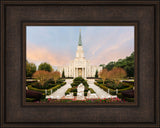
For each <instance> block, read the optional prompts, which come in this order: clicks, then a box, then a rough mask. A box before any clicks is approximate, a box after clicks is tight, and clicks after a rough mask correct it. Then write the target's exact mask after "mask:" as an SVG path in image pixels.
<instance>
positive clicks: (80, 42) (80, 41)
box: [78, 29, 82, 46]
mask: <svg viewBox="0 0 160 128" xmlns="http://www.w3.org/2000/svg"><path fill="white" fill-rule="evenodd" d="M78 46H82V39H81V29H80V30H79V41H78Z"/></svg>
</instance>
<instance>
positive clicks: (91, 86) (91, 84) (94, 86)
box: [88, 80, 117, 99]
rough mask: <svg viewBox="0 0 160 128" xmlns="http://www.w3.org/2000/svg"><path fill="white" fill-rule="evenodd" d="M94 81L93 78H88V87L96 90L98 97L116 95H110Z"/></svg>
mask: <svg viewBox="0 0 160 128" xmlns="http://www.w3.org/2000/svg"><path fill="white" fill-rule="evenodd" d="M94 82H95V81H94V80H88V84H89V88H92V89H93V90H94V91H95V92H96V95H97V96H98V98H100V99H104V98H111V97H113V98H115V97H117V96H116V95H115V96H112V95H110V94H109V93H107V92H106V91H104V90H103V89H101V88H100V87H98V86H97V85H95V84H94Z"/></svg>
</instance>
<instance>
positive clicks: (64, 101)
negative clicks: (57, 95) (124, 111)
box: [36, 98, 126, 103]
mask: <svg viewBox="0 0 160 128" xmlns="http://www.w3.org/2000/svg"><path fill="white" fill-rule="evenodd" d="M125 102H126V101H125V100H121V99H119V98H109V99H86V100H75V99H73V100H71V99H59V100H56V99H45V100H41V101H39V102H36V103H125Z"/></svg>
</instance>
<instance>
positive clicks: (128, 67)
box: [102, 52, 134, 77]
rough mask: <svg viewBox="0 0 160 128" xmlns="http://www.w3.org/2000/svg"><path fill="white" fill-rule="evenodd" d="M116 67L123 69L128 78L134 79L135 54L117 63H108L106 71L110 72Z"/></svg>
mask: <svg viewBox="0 0 160 128" xmlns="http://www.w3.org/2000/svg"><path fill="white" fill-rule="evenodd" d="M102 65H103V64H102ZM116 67H117V68H123V69H124V70H125V71H126V72H127V77H134V52H133V53H132V54H131V55H130V56H127V57H126V58H125V59H119V60H118V61H117V62H110V63H108V64H107V65H106V66H105V67H104V69H107V70H108V71H110V70H112V69H113V68H116Z"/></svg>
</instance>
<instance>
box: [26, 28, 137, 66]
mask: <svg viewBox="0 0 160 128" xmlns="http://www.w3.org/2000/svg"><path fill="white" fill-rule="evenodd" d="M80 29H81V35H82V46H83V50H84V55H85V58H86V59H87V60H89V62H90V63H91V64H93V65H99V64H107V63H109V62H110V61H117V60H118V59H120V58H121V59H123V58H125V57H126V56H129V55H130V54H131V53H132V52H133V51H134V26H27V44H26V45H27V60H28V61H29V62H33V63H35V64H36V65H37V66H38V65H39V64H40V63H41V62H48V63H50V64H51V65H52V66H53V67H56V66H62V65H67V64H69V62H70V61H72V60H73V59H74V58H75V55H76V50H77V45H78V39H79V30H80Z"/></svg>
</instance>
